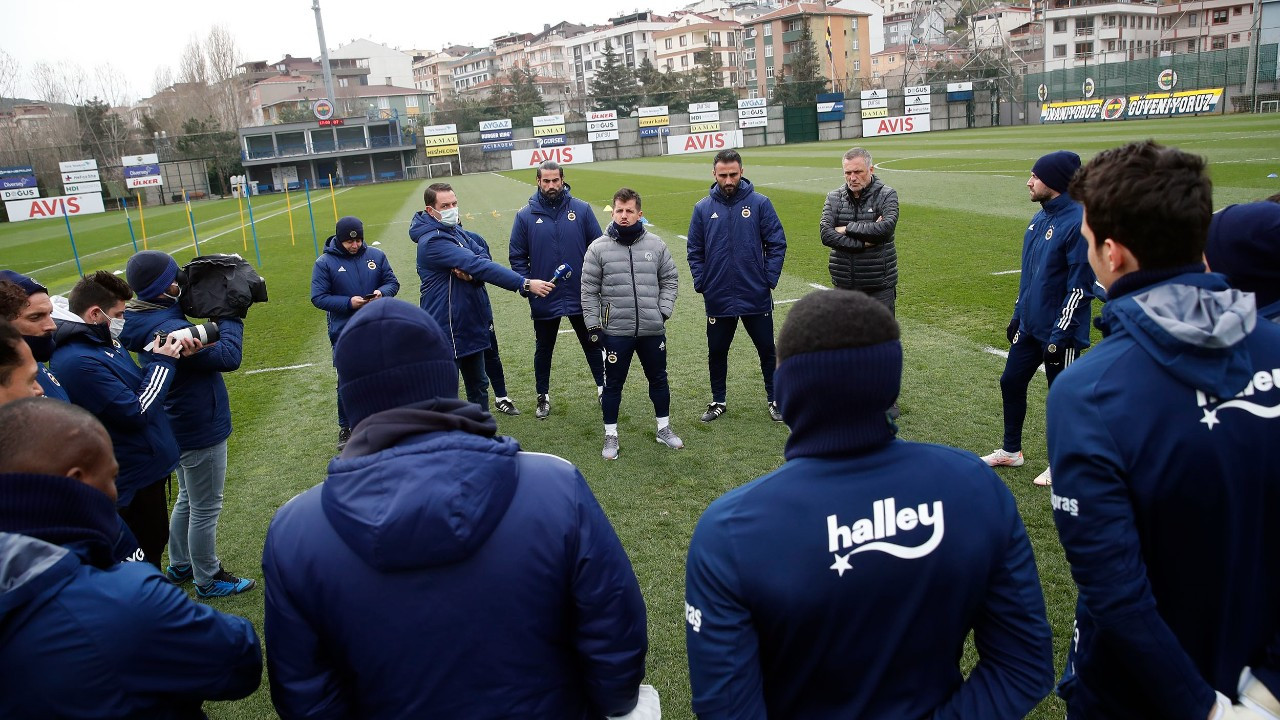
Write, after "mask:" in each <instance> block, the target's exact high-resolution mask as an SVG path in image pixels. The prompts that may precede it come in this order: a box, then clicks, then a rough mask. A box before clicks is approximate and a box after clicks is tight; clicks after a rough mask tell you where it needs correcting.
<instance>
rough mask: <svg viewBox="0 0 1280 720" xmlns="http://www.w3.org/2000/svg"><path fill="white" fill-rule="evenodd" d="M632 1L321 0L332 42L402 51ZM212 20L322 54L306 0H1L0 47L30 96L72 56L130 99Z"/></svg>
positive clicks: (480, 40) (627, 6) (257, 41)
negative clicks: (115, 82)
mask: <svg viewBox="0 0 1280 720" xmlns="http://www.w3.org/2000/svg"><path fill="white" fill-rule="evenodd" d="M635 2H636V0H631V2H627V1H626V0H622V1H621V2H620V0H554V1H553V2H548V1H547V0H540V1H539V0H535V1H533V2H530V1H529V0H478V1H476V2H456V1H454V0H417V2H408V1H406V0H321V2H320V8H321V11H322V13H323V16H324V31H325V40H326V41H327V42H328V45H329V47H330V48H336V47H338V46H339V45H342V44H345V43H347V42H350V41H351V40H353V39H356V38H368V39H370V40H374V41H376V42H380V43H383V44H385V45H390V46H391V47H398V48H400V49H402V50H407V49H411V48H425V49H430V50H438V49H440V48H441V47H443V46H444V45H447V44H455V43H456V44H463V45H476V46H481V45H487V44H488V43H489V42H490V41H491V40H492V39H493V38H495V37H500V36H502V35H504V34H507V33H509V32H537V31H541V30H542V26H543V24H544V23H549V24H552V25H554V24H556V23H558V22H560V21H562V20H569V21H571V22H576V23H581V24H584V25H587V24H596V23H602V22H605V21H606V20H607V19H608V18H609V17H610V16H617V15H619V14H621V13H624V12H631V11H633V10H634V9H636V5H635ZM686 2H687V0H665V1H664V0H658V1H657V3H656V4H654V5H653V7H652V9H653V10H655V11H657V12H668V11H670V10H672V9H674V8H677V7H680V6H681V5H684V4H686ZM640 7H641V9H644V8H645V6H640ZM442 8H448V10H444V9H442ZM216 24H221V25H225V26H226V27H227V28H228V29H230V30H231V33H232V35H234V36H235V38H236V41H237V43H238V44H239V47H240V54H241V57H242V60H245V61H248V60H265V61H267V62H274V61H276V60H279V59H280V58H282V57H284V55H285V53H289V54H292V55H294V56H295V57H303V56H310V57H317V56H319V54H320V43H319V41H318V40H317V38H316V23H315V14H314V13H313V12H312V11H311V0H187V1H185V2H184V1H183V0H176V1H174V0H169V1H167V2H159V1H157V0H132V1H130V2H115V3H108V2H103V1H102V0H51V1H47V2H40V1H38V0H0V49H3V50H4V51H5V52H7V53H8V54H9V55H11V56H13V57H14V58H16V59H17V60H18V62H19V63H21V74H20V80H19V84H18V92H17V95H19V96H25V97H32V96H33V95H34V88H33V86H32V84H31V81H30V79H29V78H30V73H31V68H32V66H34V65H35V64H36V63H39V62H49V63H57V62H59V61H69V62H72V63H76V64H78V65H79V66H80V67H82V68H84V69H85V70H86V71H88V72H89V74H90V76H92V70H93V68H94V67H96V66H97V65H99V64H104V63H110V64H111V65H112V66H113V67H115V68H116V70H118V71H119V72H120V73H122V74H123V75H124V76H125V79H126V80H127V83H128V85H129V87H130V88H131V89H132V93H133V95H134V97H135V99H136V98H142V97H146V96H149V95H151V90H152V87H151V86H152V81H153V79H154V77H155V71H156V68H157V67H160V66H169V67H170V68H172V69H173V70H174V71H175V73H176V71H177V65H178V57H179V55H180V54H181V53H182V49H183V47H185V46H186V44H187V42H188V41H189V40H190V39H191V38H192V37H199V38H202V39H203V38H204V36H205V35H207V34H208V31H209V28H210V27H212V26H213V25H216Z"/></svg>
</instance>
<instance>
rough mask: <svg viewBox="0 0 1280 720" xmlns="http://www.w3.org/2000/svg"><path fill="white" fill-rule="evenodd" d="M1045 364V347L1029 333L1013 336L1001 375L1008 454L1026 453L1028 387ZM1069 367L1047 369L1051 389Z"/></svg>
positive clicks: (1005, 445) (1001, 393)
mask: <svg viewBox="0 0 1280 720" xmlns="http://www.w3.org/2000/svg"><path fill="white" fill-rule="evenodd" d="M1043 361H1044V344H1042V343H1041V342H1040V341H1039V340H1037V339H1035V338H1033V337H1031V336H1030V335H1027V334H1026V333H1018V334H1017V335H1014V336H1013V345H1010V346H1009V359H1008V360H1006V361H1005V363H1004V373H1002V374H1001V375H1000V397H1001V398H1002V399H1003V401H1004V444H1003V445H1002V446H1001V447H1003V448H1004V449H1005V450H1006V451H1008V452H1019V451H1021V450H1022V423H1023V422H1024V421H1025V420H1026V419H1027V386H1028V385H1030V384H1031V379H1032V378H1034V377H1035V376H1036V370H1037V369H1038V368H1039V367H1040V363H1041V362H1043ZM1069 364H1070V363H1069V362H1066V363H1064V364H1063V365H1061V366H1049V365H1046V366H1045V368H1044V369H1045V374H1046V375H1047V376H1048V378H1049V385H1050V386H1052V385H1053V381H1054V380H1055V379H1057V377H1058V374H1059V373H1061V372H1062V370H1063V369H1064V368H1065V367H1066V366H1067V365H1069Z"/></svg>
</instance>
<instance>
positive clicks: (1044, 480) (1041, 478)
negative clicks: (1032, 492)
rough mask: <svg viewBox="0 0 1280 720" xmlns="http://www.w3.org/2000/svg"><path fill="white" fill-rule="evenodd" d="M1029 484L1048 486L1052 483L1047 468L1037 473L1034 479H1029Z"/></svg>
mask: <svg viewBox="0 0 1280 720" xmlns="http://www.w3.org/2000/svg"><path fill="white" fill-rule="evenodd" d="M1031 484H1032V485H1039V486H1040V487H1049V486H1050V485H1052V484H1053V477H1052V476H1050V475H1049V468H1045V469H1044V472H1042V473H1040V474H1039V475H1037V476H1036V479H1035V480H1032V481H1031Z"/></svg>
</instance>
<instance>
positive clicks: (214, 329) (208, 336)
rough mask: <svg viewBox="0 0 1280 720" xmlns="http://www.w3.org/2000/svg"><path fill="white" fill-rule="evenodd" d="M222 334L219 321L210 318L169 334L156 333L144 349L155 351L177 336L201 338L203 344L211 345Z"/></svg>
mask: <svg viewBox="0 0 1280 720" xmlns="http://www.w3.org/2000/svg"><path fill="white" fill-rule="evenodd" d="M221 334H222V333H221V332H219V330H218V323H216V322H214V321H212V320H210V321H209V322H207V323H201V324H199V325H189V326H187V327H184V328H182V329H181V330H174V331H173V332H171V333H169V334H168V335H165V334H163V333H156V336H155V338H154V339H153V340H152V341H151V342H150V343H149V344H148V345H147V346H146V347H145V348H143V350H146V351H147V352H153V351H154V350H155V349H156V348H157V347H159V346H161V345H163V344H165V343H167V342H169V341H170V340H171V339H175V338H176V339H178V340H185V339H187V338H193V339H195V340H199V341H200V344H201V345H211V344H213V343H215V342H218V338H219V337H220V336H221Z"/></svg>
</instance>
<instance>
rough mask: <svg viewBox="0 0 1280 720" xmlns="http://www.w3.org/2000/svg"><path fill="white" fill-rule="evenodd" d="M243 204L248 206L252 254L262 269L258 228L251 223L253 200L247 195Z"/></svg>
mask: <svg viewBox="0 0 1280 720" xmlns="http://www.w3.org/2000/svg"><path fill="white" fill-rule="evenodd" d="M244 204H245V205H248V206H249V229H250V230H252V231H253V252H254V253H256V254H257V256H258V267H262V248H260V247H258V226H257V225H255V224H254V222H253V198H252V197H250V196H249V195H248V194H247V193H246V194H245V196H244Z"/></svg>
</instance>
